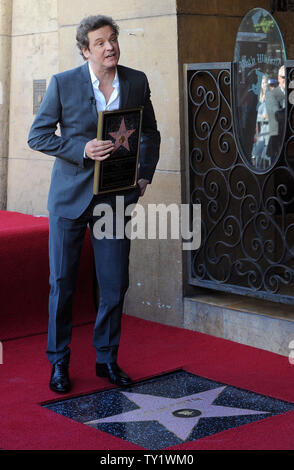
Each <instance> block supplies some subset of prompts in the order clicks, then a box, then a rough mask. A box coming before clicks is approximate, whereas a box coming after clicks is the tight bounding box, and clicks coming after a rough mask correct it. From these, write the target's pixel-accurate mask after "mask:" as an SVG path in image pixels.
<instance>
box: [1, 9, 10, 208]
mask: <svg viewBox="0 0 294 470" xmlns="http://www.w3.org/2000/svg"><path fill="white" fill-rule="evenodd" d="M11 20H12V0H0V65H1V66H0V210H2V209H5V208H6V203H7V168H8V131H9V125H8V123H9V98H10V97H9V94H10V59H11Z"/></svg>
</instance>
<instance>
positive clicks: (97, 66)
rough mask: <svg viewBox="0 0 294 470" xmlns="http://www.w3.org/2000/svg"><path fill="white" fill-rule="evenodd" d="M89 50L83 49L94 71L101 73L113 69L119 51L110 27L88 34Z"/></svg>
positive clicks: (115, 37)
mask: <svg viewBox="0 0 294 470" xmlns="http://www.w3.org/2000/svg"><path fill="white" fill-rule="evenodd" d="M88 38H89V48H88V49H83V54H84V56H85V57H86V58H87V59H88V61H89V62H90V64H91V66H92V67H93V69H94V71H96V72H103V71H106V70H111V69H114V68H115V67H116V65H117V63H118V60H119V55H120V50H119V45H118V40H117V36H116V34H115V32H114V31H113V29H112V28H111V27H110V26H103V27H102V28H99V29H96V30H95V31H90V32H89V33H88Z"/></svg>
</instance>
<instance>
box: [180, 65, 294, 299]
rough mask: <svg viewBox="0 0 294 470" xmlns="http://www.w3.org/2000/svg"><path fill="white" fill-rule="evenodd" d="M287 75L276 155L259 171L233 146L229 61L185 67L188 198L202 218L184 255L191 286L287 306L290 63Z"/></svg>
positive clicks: (293, 222) (290, 284) (292, 290)
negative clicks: (197, 238)
mask: <svg viewBox="0 0 294 470" xmlns="http://www.w3.org/2000/svg"><path fill="white" fill-rule="evenodd" d="M286 72H287V74H286V77H287V82H286V116H287V125H286V132H285V138H284V142H283V147H282V151H281V154H280V156H279V159H278V160H277V161H276V163H275V164H274V165H273V166H272V167H271V168H269V169H268V170H266V171H264V172H262V173H260V172H258V171H255V170H254V168H252V167H250V166H248V165H246V163H245V162H244V161H243V159H242V158H241V155H240V153H239V151H238V147H237V144H236V139H235V135H234V126H233V113H232V86H231V83H232V80H231V77H232V64H231V63H216V64H190V65H187V66H185V69H184V74H185V76H184V80H185V106H186V111H185V114H186V123H185V129H186V183H187V185H186V187H187V200H189V201H190V203H192V204H201V219H202V222H201V224H202V230H201V238H202V241H201V246H200V248H199V249H198V250H196V251H192V252H189V253H188V282H189V283H190V284H192V285H195V286H202V287H206V288H212V289H214V290H221V291H228V292H232V293H238V294H243V295H248V296H252V297H261V298H264V299H270V300H273V301H279V302H283V303H288V304H294V111H293V108H294V106H293V104H290V103H289V101H288V95H289V93H290V92H291V90H289V84H290V82H291V80H294V61H287V62H286ZM293 101H294V100H292V102H293Z"/></svg>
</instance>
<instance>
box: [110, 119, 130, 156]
mask: <svg viewBox="0 0 294 470" xmlns="http://www.w3.org/2000/svg"><path fill="white" fill-rule="evenodd" d="M135 130H136V129H127V128H126V124H125V119H124V118H122V120H121V123H120V127H119V130H118V131H117V132H109V135H111V137H113V138H114V139H115V142H114V149H113V151H112V153H113V152H115V151H116V150H117V149H118V148H119V147H125V148H126V149H127V150H128V151H130V147H129V140H128V139H129V137H130V135H132V134H133V132H135Z"/></svg>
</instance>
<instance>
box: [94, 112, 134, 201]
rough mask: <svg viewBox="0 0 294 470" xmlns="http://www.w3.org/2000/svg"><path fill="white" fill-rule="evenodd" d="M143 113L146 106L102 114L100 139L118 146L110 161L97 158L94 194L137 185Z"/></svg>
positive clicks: (109, 158) (99, 119) (98, 134)
mask: <svg viewBox="0 0 294 470" xmlns="http://www.w3.org/2000/svg"><path fill="white" fill-rule="evenodd" d="M142 115H143V107H142V106H140V107H138V108H130V109H118V110H115V111H102V112H100V113H99V117H98V128H97V140H112V141H113V143H114V149H113V151H112V153H111V155H110V156H109V157H108V158H106V160H103V161H95V171H94V186H93V193H94V194H103V193H108V192H113V191H120V190H123V189H129V188H133V187H135V186H136V184H137V173H138V162H139V152H140V137H141V127H142Z"/></svg>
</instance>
